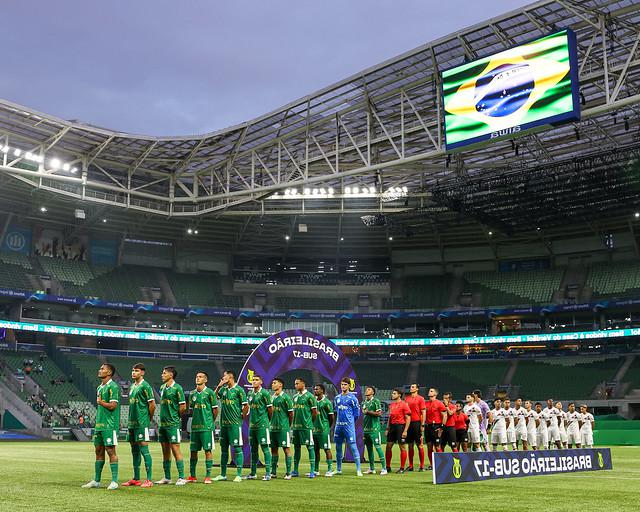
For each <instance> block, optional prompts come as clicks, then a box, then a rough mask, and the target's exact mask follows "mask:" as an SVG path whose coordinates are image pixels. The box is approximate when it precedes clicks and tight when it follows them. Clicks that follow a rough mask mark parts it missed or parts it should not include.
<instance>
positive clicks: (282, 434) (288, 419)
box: [271, 378, 293, 480]
mask: <svg viewBox="0 0 640 512" xmlns="http://www.w3.org/2000/svg"><path fill="white" fill-rule="evenodd" d="M283 388H284V381H283V380H282V379H278V378H276V379H273V380H272V381H271V389H272V390H273V393H274V394H273V396H272V397H271V398H272V401H273V416H271V478H276V477H277V475H276V471H277V470H278V449H279V448H282V450H283V451H284V456H285V462H286V468H287V471H286V473H285V476H284V479H285V480H291V464H292V458H291V436H290V435H289V431H290V430H291V425H292V424H293V400H291V397H290V396H289V395H287V394H286V393H285V392H284V391H283Z"/></svg>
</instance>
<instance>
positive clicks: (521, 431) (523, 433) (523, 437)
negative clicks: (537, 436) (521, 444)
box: [516, 423, 529, 441]
mask: <svg viewBox="0 0 640 512" xmlns="http://www.w3.org/2000/svg"><path fill="white" fill-rule="evenodd" d="M518 425H520V423H518ZM528 439H529V436H528V435H527V427H526V426H525V425H524V424H523V425H522V427H516V440H518V441H527V440H528Z"/></svg>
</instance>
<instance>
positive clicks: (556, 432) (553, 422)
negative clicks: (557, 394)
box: [544, 398, 562, 450]
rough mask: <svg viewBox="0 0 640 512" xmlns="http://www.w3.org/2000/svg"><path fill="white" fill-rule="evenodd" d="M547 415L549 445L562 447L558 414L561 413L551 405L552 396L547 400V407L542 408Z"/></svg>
mask: <svg viewBox="0 0 640 512" xmlns="http://www.w3.org/2000/svg"><path fill="white" fill-rule="evenodd" d="M544 412H546V413H547V415H548V416H549V428H548V432H549V447H551V446H552V445H554V444H555V445H556V448H557V449H558V450H560V449H561V448H562V442H561V441H560V427H559V422H560V416H561V415H562V413H561V412H560V411H559V410H558V409H556V408H555V406H554V405H553V398H549V399H548V400H547V408H546V409H545V410H544Z"/></svg>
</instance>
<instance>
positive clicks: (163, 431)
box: [156, 366, 187, 485]
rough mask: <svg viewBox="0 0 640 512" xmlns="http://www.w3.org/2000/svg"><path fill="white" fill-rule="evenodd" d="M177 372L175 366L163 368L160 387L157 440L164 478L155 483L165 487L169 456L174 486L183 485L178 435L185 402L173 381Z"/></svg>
mask: <svg viewBox="0 0 640 512" xmlns="http://www.w3.org/2000/svg"><path fill="white" fill-rule="evenodd" d="M177 376H178V370H176V367H175V366H165V367H164V368H163V369H162V386H160V425H159V428H158V440H159V441H160V446H162V469H163V470H164V478H163V479H162V480H158V481H157V482H156V483H157V484H159V485H165V484H170V483H171V455H172V454H173V458H174V459H175V461H176V468H178V480H176V485H185V484H186V483H187V481H186V480H185V478H184V460H183V459H182V452H180V441H182V436H181V434H180V431H181V428H182V421H181V417H182V415H183V414H184V413H185V412H186V410H187V401H186V400H185V397H184V391H183V390H182V386H181V385H180V384H178V383H177V382H176V381H175V378H176V377H177Z"/></svg>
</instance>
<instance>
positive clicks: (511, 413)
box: [505, 407, 516, 431]
mask: <svg viewBox="0 0 640 512" xmlns="http://www.w3.org/2000/svg"><path fill="white" fill-rule="evenodd" d="M505 411H506V413H507V418H509V426H508V427H507V430H513V431H515V429H516V427H515V423H516V422H515V419H516V410H515V409H514V408H513V407H509V408H508V409H505Z"/></svg>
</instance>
